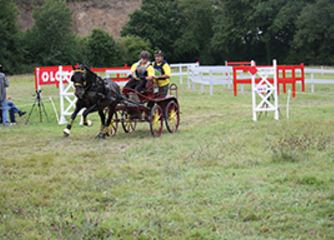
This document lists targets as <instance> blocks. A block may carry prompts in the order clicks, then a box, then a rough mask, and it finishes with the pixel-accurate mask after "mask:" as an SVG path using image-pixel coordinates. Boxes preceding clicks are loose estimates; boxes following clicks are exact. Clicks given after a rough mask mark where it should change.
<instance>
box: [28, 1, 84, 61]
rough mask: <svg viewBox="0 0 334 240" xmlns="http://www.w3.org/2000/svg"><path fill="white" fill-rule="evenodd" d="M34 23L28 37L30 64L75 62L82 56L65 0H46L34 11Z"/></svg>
mask: <svg viewBox="0 0 334 240" xmlns="http://www.w3.org/2000/svg"><path fill="white" fill-rule="evenodd" d="M33 16H34V19H35V25H34V26H33V27H32V29H31V30H28V31H27V33H26V36H25V41H26V44H27V48H26V55H27V58H28V59H29V60H30V62H31V63H36V64H38V65H41V64H43V65H58V64H63V65H65V64H70V63H73V62H75V60H76V59H77V57H78V55H80V54H79V53H80V51H79V48H78V46H77V44H76V38H75V36H74V34H73V33H72V30H71V29H72V16H71V10H70V9H69V8H68V7H67V5H66V1H64V0H46V2H45V4H44V5H43V6H42V7H41V8H40V9H36V10H35V11H34V12H33Z"/></svg>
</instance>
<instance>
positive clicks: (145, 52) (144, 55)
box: [140, 51, 151, 60]
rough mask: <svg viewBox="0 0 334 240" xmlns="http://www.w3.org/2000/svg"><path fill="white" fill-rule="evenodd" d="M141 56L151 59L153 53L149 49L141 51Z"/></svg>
mask: <svg viewBox="0 0 334 240" xmlns="http://www.w3.org/2000/svg"><path fill="white" fill-rule="evenodd" d="M140 58H141V59H147V60H149V59H150V58H151V54H150V53H149V52H148V51H142V52H141V53H140Z"/></svg>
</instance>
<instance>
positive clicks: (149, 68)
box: [130, 61, 154, 77]
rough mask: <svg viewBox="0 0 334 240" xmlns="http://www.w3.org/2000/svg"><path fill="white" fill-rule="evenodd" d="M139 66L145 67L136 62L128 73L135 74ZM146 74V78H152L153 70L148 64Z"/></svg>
mask: <svg viewBox="0 0 334 240" xmlns="http://www.w3.org/2000/svg"><path fill="white" fill-rule="evenodd" d="M140 66H142V67H145V65H141V64H140V61H139V62H136V63H134V64H133V65H132V66H131V70H130V71H131V72H132V73H136V71H137V68H138V67H140ZM146 72H147V76H148V77H154V68H153V67H152V65H151V64H150V63H148V64H147V67H146Z"/></svg>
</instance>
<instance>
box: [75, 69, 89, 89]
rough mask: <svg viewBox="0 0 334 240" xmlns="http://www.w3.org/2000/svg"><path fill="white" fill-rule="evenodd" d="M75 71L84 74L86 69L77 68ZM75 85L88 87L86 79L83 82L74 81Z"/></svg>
mask: <svg viewBox="0 0 334 240" xmlns="http://www.w3.org/2000/svg"><path fill="white" fill-rule="evenodd" d="M73 72H74V73H82V74H84V73H85V71H84V70H81V69H76V70H73ZM74 87H84V88H85V87H86V81H85V80H84V81H83V84H82V83H74Z"/></svg>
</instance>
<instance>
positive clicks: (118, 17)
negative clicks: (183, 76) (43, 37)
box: [16, 0, 142, 37]
mask: <svg viewBox="0 0 334 240" xmlns="http://www.w3.org/2000/svg"><path fill="white" fill-rule="evenodd" d="M16 2H17V6H18V10H19V16H18V23H19V25H20V27H21V28H22V29H23V30H26V29H28V28H29V27H31V26H32V24H33V18H32V11H33V9H34V8H36V7H38V5H40V4H38V3H39V2H41V1H38V0H37V1H28V0H26V1H24V0H17V1H16ZM68 2H69V3H68V5H69V7H70V8H71V9H72V11H73V27H74V30H75V32H77V33H78V34H79V35H82V36H86V35H88V34H89V33H90V32H91V30H92V29H94V28H97V27H99V28H102V29H104V30H106V31H107V32H109V33H111V34H112V35H113V36H116V37H117V36H119V34H120V31H121V29H122V27H123V26H124V24H126V23H127V21H128V19H129V14H130V13H132V12H134V11H135V10H136V9H138V8H139V7H140V5H141V2H142V1H141V0H125V1H124V0H85V1H68ZM33 3H34V4H33Z"/></svg>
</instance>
